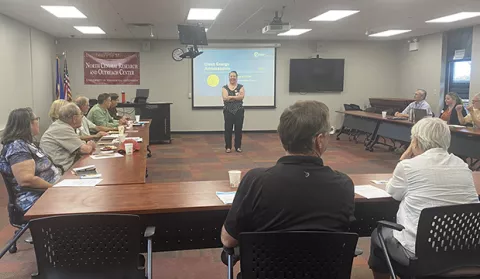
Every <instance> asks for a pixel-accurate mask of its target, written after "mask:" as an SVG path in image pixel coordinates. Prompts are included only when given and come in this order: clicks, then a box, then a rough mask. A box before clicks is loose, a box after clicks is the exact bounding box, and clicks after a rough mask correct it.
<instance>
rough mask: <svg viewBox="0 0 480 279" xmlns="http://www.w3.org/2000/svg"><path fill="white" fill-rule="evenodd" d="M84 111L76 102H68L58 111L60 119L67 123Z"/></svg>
mask: <svg viewBox="0 0 480 279" xmlns="http://www.w3.org/2000/svg"><path fill="white" fill-rule="evenodd" d="M81 114H82V111H81V110H80V108H79V107H78V106H77V105H76V104H74V103H68V104H66V105H64V106H63V107H61V108H60V111H59V112H58V119H60V120H61V121H63V122H65V123H70V121H71V120H72V119H73V117H74V116H75V115H81Z"/></svg>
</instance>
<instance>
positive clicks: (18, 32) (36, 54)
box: [0, 14, 55, 131]
mask: <svg viewBox="0 0 480 279" xmlns="http://www.w3.org/2000/svg"><path fill="white" fill-rule="evenodd" d="M54 59H55V43H54V38H53V37H51V36H49V35H47V34H45V33H43V32H41V31H38V30H36V29H33V28H31V27H28V26H26V25H24V24H22V23H19V22H18V21H15V20H13V19H10V18H8V17H6V16H4V15H2V14H0V61H2V67H0V85H1V90H0V99H1V100H2V101H1V102H0V130H2V129H3V128H4V126H5V124H6V122H7V119H8V114H9V113H10V111H11V110H12V109H15V108H20V107H32V108H33V110H34V111H35V113H36V114H37V115H38V116H40V117H41V118H42V119H41V123H40V127H41V131H44V130H45V129H46V128H47V127H48V125H49V121H48V119H47V112H48V109H49V106H50V103H51V102H52V99H53V87H54V86H53V80H54V77H53V69H54V66H53V63H54Z"/></svg>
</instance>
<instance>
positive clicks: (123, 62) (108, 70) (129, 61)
mask: <svg viewBox="0 0 480 279" xmlns="http://www.w3.org/2000/svg"><path fill="white" fill-rule="evenodd" d="M83 64H84V80H85V84H133V85H139V84H140V53H138V52H99V51H85V52H84V55H83Z"/></svg>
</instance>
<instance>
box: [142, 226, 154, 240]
mask: <svg viewBox="0 0 480 279" xmlns="http://www.w3.org/2000/svg"><path fill="white" fill-rule="evenodd" d="M154 234H155V227H153V226H152V227H147V228H146V229H145V233H144V234H143V237H145V238H149V237H152V236H153V235H154Z"/></svg>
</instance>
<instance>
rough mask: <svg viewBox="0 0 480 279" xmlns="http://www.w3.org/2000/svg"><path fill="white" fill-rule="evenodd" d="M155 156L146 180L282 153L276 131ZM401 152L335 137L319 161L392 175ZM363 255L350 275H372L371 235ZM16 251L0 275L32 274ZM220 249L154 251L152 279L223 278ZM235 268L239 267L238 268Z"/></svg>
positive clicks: (181, 146)
mask: <svg viewBox="0 0 480 279" xmlns="http://www.w3.org/2000/svg"><path fill="white" fill-rule="evenodd" d="M151 149H152V152H153V157H152V158H150V159H148V163H147V164H148V171H149V177H148V179H147V181H148V182H175V181H196V180H226V179H228V174H227V171H228V170H231V169H239V170H242V172H245V171H248V170H249V169H251V168H255V167H267V166H271V165H273V164H275V162H276V160H277V159H278V158H279V157H281V156H283V155H284V151H283V148H282V145H281V143H280V141H279V139H278V136H277V134H275V133H245V134H244V140H243V146H242V149H243V150H244V152H243V153H236V152H233V153H231V154H226V153H225V151H224V143H223V136H222V135H221V134H175V135H173V141H172V144H165V145H153V146H151ZM398 158H399V156H398V155H395V154H393V153H391V152H388V151H387V150H386V149H385V148H382V147H379V148H377V149H375V152H373V153H370V152H367V151H365V150H364V148H363V145H362V144H355V143H354V142H349V141H348V139H347V137H346V136H343V137H342V139H341V140H340V141H336V140H335V138H334V137H332V138H331V140H330V145H329V148H328V150H327V152H326V153H325V154H324V156H323V159H324V162H325V164H326V165H329V166H331V167H332V168H333V169H336V170H339V171H342V172H345V173H347V174H357V173H390V172H392V171H393V169H394V167H395V165H396V163H397V160H398ZM6 204H7V195H6V191H5V187H3V186H0V207H1V208H2V210H0V243H1V245H2V247H3V245H4V244H5V243H6V242H7V241H8V240H9V239H10V238H11V236H12V235H13V228H12V227H11V226H10V225H9V224H8V215H7V211H6ZM359 246H360V247H361V248H362V249H363V250H364V252H365V253H364V255H362V256H360V257H358V258H356V259H355V262H354V268H353V271H352V278H372V276H371V273H370V270H369V269H368V266H367V259H368V249H369V239H368V238H363V239H361V240H360V243H359ZM18 249H19V251H18V252H17V253H16V254H13V255H11V254H8V253H7V254H6V255H5V256H4V257H3V258H2V259H1V260H0V279H1V278H22V279H27V278H30V274H32V273H34V272H35V271H36V264H35V255H34V253H33V246H31V245H29V244H26V243H23V241H22V243H19V245H18ZM218 255H219V250H218V249H204V250H193V251H177V252H168V253H156V254H155V255H154V278H162V279H180V278H181V279H221V278H222V279H223V278H226V277H227V272H226V267H225V266H224V265H223V264H222V263H221V262H220V259H219V256H218ZM237 268H238V267H237Z"/></svg>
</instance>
